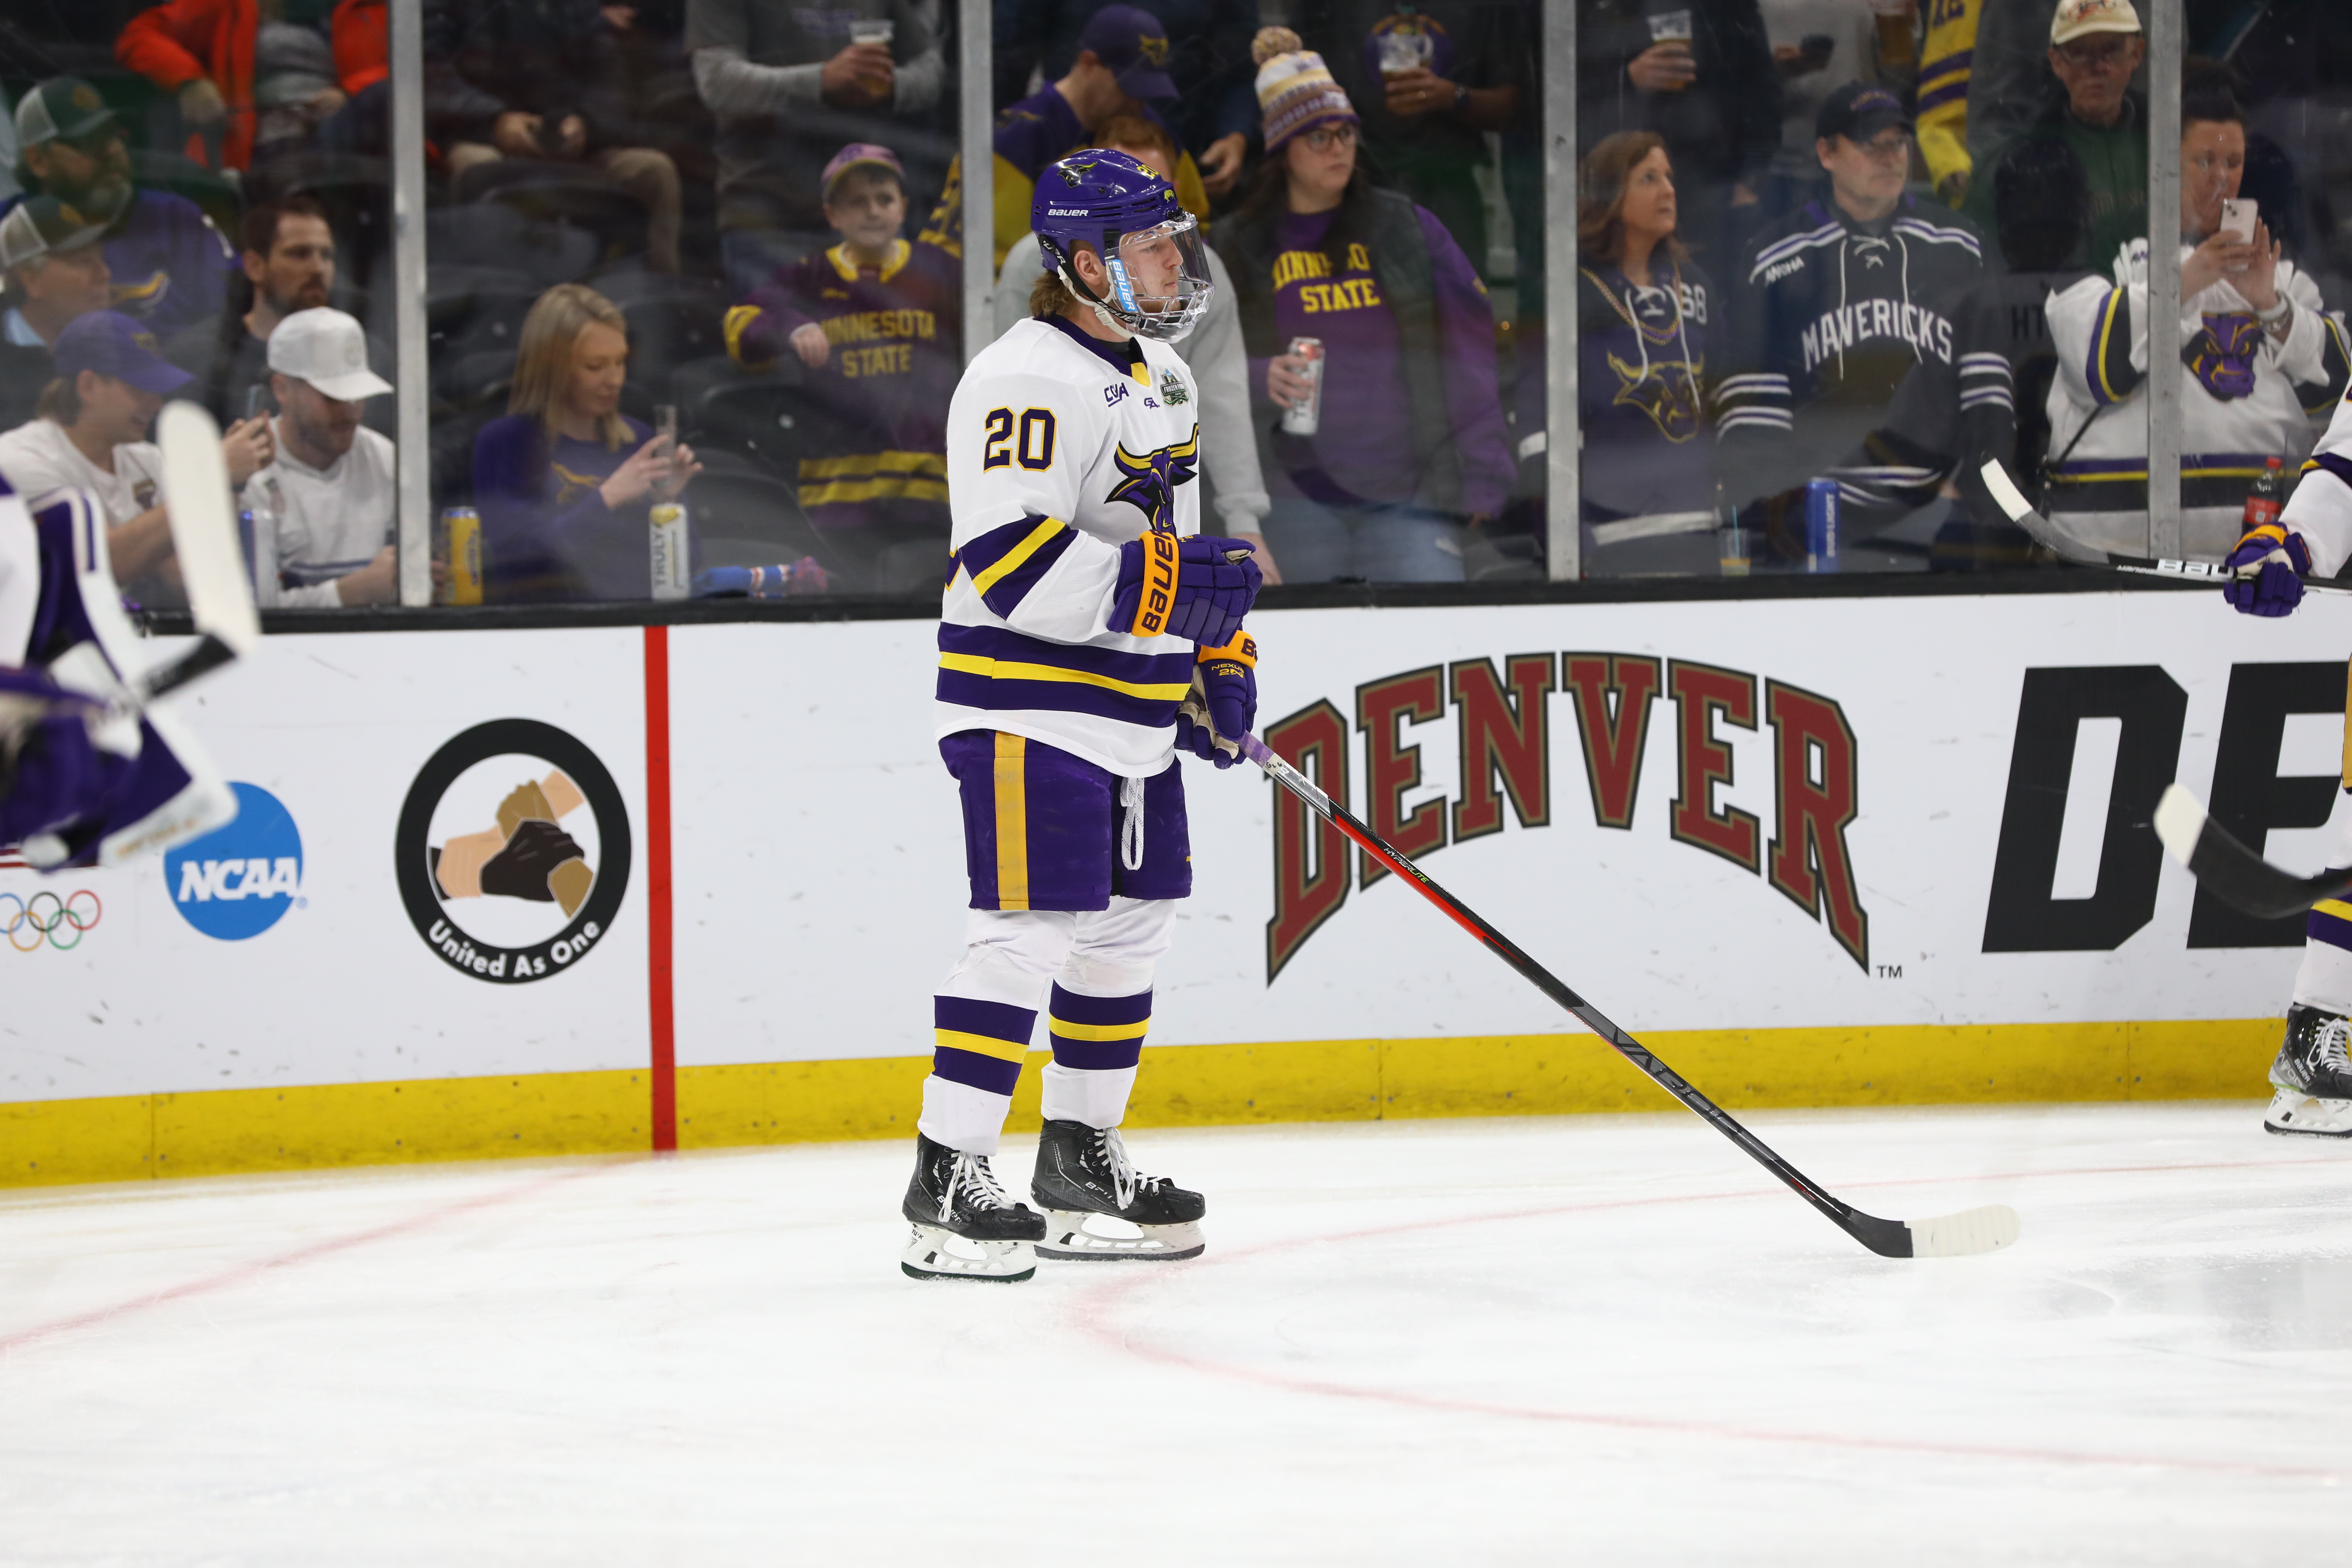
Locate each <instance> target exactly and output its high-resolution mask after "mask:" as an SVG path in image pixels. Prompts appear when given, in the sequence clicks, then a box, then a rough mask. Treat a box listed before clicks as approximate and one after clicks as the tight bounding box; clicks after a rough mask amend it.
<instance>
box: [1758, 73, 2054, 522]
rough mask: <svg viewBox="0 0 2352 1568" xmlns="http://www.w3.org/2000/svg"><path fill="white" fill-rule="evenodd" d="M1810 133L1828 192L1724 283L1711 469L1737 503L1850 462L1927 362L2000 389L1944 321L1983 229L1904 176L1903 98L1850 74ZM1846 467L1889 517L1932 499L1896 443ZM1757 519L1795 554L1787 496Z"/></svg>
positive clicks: (1906, 126)
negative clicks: (1866, 469)
mask: <svg viewBox="0 0 2352 1568" xmlns="http://www.w3.org/2000/svg"><path fill="white" fill-rule="evenodd" d="M1814 130H1815V141H1814V144H1813V145H1814V152H1815V155H1816V156H1817V157H1818V158H1819V159H1820V161H1821V164H1822V168H1823V169H1824V170H1826V171H1827V172H1828V174H1829V176H1830V191H1829V195H1828V198H1827V199H1826V200H1821V201H1812V202H1808V203H1806V204H1805V205H1804V206H1803V207H1801V209H1800V210H1799V211H1798V212H1796V213H1795V214H1793V215H1792V216H1790V218H1788V219H1787V220H1786V221H1784V222H1782V223H1780V224H1779V225H1777V226H1774V227H1772V228H1769V229H1767V230H1766V231H1765V233H1764V234H1763V235H1762V236H1761V237H1759V240H1758V242H1757V245H1756V247H1755V248H1754V250H1753V252H1752V253H1751V254H1750V256H1749V258H1748V261H1747V263H1746V265H1745V266H1744V267H1742V268H1741V269H1740V275H1739V277H1738V279H1737V280H1736V282H1735V285H1734V295H1733V298H1732V300H1731V307H1732V308H1731V312H1730V313H1731V319H1732V324H1733V328H1734V331H1733V332H1732V334H1731V352H1730V353H1728V354H1727V356H1726V360H1725V363H1724V366H1723V369H1724V371H1725V372H1726V373H1727V374H1724V375H1723V376H1722V377H1721V379H1720V380H1718V381H1717V394H1716V399H1717V403H1716V428H1717V470H1718V472H1719V473H1720V474H1721V476H1722V479H1723V483H1724V487H1725V495H1726V499H1727V500H1729V501H1731V502H1732V503H1733V504H1734V505H1745V504H1746V503H1747V502H1748V501H1749V500H1755V499H1757V498H1759V497H1768V496H1769V497H1784V496H1785V495H1786V494H1787V493H1788V492H1790V491H1791V490H1792V489H1795V488H1797V487H1801V486H1802V485H1803V484H1805V482H1806V481H1807V480H1809V479H1814V478H1816V477H1819V476H1822V475H1824V474H1828V473H1831V472H1832V471H1836V470H1839V469H1841V468H1843V467H1845V466H1846V465H1848V463H1849V462H1850V455H1851V454H1852V453H1853V451H1854V450H1855V449H1856V448H1858V447H1861V446H1862V445H1863V443H1864V441H1865V440H1866V439H1868V438H1869V437H1872V436H1873V435H1874V433H1877V432H1879V431H1880V430H1881V428H1882V426H1883V425H1884V424H1885V417H1886V412H1887V409H1888V407H1889V405H1890V404H1891V402H1892V400H1893V398H1894V395H1895V389H1896V387H1897V386H1898V385H1900V384H1902V383H1903V381H1904V379H1905V377H1906V376H1907V375H1909V374H1910V373H1911V372H1912V371H1913V370H1914V369H1915V368H1916V367H1917V366H1919V365H1920V364H1922V363H1925V362H1927V361H1928V360H1930V359H1932V360H1936V361H1938V362H1940V363H1942V364H1943V365H1945V366H1947V367H1949V368H1950V369H1951V370H1952V371H1953V372H1954V373H1955V375H1956V376H1957V377H1958V386H1959V389H1960V394H1961V395H1969V394H1973V393H1974V392H1976V391H1977V390H1979V389H1978V388H1977V386H1976V385H1975V383H1974V381H1973V380H1972V379H1970V378H1971V377H1974V376H1976V375H1978V374H1981V377H1982V378H1983V379H1984V380H1985V381H1986V382H1987V383H1988V384H1990V383H1991V382H1994V381H1998V382H1999V383H2000V385H2001V389H2002V390H2003V391H2005V390H2006V387H2007V382H2008V374H2009V372H2008V363H2007V362H2006V361H2005V360H2003V359H2001V358H2000V356H1999V355H1992V356H1991V357H1990V358H1977V357H1973V356H1974V353H1975V351H1974V350H1973V349H1972V348H1971V346H1970V345H1969V343H1968V342H1967V341H1966V338H1965V334H1964V333H1963V332H1962V331H1960V329H1959V327H1958V324H1957V323H1956V321H1955V319H1954V312H1955V311H1956V310H1957V309H1958V302H1959V300H1961V299H1962V298H1963V297H1964V296H1966V294H1967V293H1968V291H1969V289H1972V288H1973V287H1974V286H1975V284H1976V282H1977V279H1978V278H1979V276H1980V275H1981V273H1982V271H1983V250H1984V247H1983V243H1982V241H1981V240H1979V238H1978V237H1977V235H1976V233H1975V231H1974V230H1973V229H1971V228H1970V227H1969V226H1968V225H1967V224H1966V223H1965V222H1964V221H1962V220H1960V219H1958V218H1956V217H1954V216H1952V215H1951V214H1949V213H1947V212H1945V211H1944V210H1943V209H1942V208H1940V207H1935V208H1932V209H1923V208H1922V207H1921V206H1920V205H1919V204H1918V203H1917V201H1916V199H1915V198H1914V197H1912V196H1911V195H1909V194H1908V193H1907V191H1906V188H1905V187H1906V183H1907V180H1908V176H1909V173H1910V167H1911V120H1910V117H1909V115H1907V114H1906V113H1905V112H1904V108H1903V102H1902V100H1900V99H1898V98H1896V97H1895V95H1894V94H1893V93H1891V92H1889V91H1887V90H1886V89H1884V88H1875V87H1864V86H1863V85H1862V84H1861V83H1859V82H1850V83H1848V84H1847V85H1846V86H1844V87H1843V88H1841V89H1838V90H1837V91H1836V92H1834V93H1832V94H1831V95H1830V97H1829V99H1828V100H1827V101H1825V102H1824V103H1823V104H1822V109H1821V112H1820V114H1819V115H1818V116H1817V117H1816V119H1815V121H1814ZM1930 214H1932V216H1930ZM1841 477H1842V478H1843V477H1846V476H1844V475H1843V474H1842V475H1841ZM1853 478H1854V479H1856V480H1857V481H1860V480H1862V479H1864V478H1866V479H1868V480H1869V481H1870V482H1869V483H1868V484H1867V485H1866V486H1865V485H1864V484H1861V483H1859V482H1857V483H1856V484H1855V485H1854V486H1853V496H1852V499H1853V500H1855V501H1856V502H1857V504H1864V503H1867V504H1871V505H1874V506H1882V507H1885V508H1890V509H1895V510H1896V511H1897V514H1898V515H1899V510H1901V509H1902V507H1903V504H1904V503H1905V502H1906V501H1907V502H1908V504H1909V505H1913V506H1916V505H1917V504H1920V503H1921V501H1922V500H1926V499H1932V497H1933V495H1934V494H1935V491H1936V489H1937V487H1939V486H1940V485H1941V483H1942V482H1943V479H1944V478H1945V475H1944V474H1942V473H1939V472H1937V471H1936V468H1935V465H1934V464H1932V463H1930V462H1928V461H1927V460H1926V459H1925V456H1924V455H1923V454H1919V453H1916V452H1908V453H1906V455H1904V456H1901V457H1895V456H1890V457H1887V458H1882V459H1880V461H1879V463H1878V464H1877V465H1875V466H1874V471H1873V472H1872V473H1871V474H1869V475H1867V476H1863V475H1858V474H1857V475H1855V476H1853ZM1865 489H1866V490H1867V491H1868V493H1867V494H1866V495H1865V494H1864V490H1865ZM1759 521H1760V523H1761V524H1762V526H1761V528H1760V530H1759V531H1762V532H1764V533H1765V535H1766V537H1767V538H1768V539H1769V542H1771V543H1772V544H1773V545H1774V546H1775V547H1776V549H1777V551H1778V552H1780V553H1784V554H1785V553H1796V554H1801V553H1802V552H1803V544H1802V531H1801V528H1800V529H1798V530H1797V531H1796V532H1795V534H1794V536H1793V537H1791V535H1790V534H1789V533H1788V532H1787V531H1785V525H1786V524H1787V522H1788V515H1787V511H1786V508H1785V506H1784V505H1783V506H1776V507H1774V508H1773V509H1772V510H1770V511H1769V514H1768V516H1767V517H1765V518H1764V519H1761V520H1759Z"/></svg>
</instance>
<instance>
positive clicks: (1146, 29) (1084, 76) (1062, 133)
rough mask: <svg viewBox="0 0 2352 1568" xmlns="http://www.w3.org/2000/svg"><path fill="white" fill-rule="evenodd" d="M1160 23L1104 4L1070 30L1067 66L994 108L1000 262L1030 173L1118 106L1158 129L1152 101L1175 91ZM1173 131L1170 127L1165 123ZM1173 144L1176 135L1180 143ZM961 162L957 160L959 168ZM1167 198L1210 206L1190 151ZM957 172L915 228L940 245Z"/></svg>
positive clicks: (1025, 198)
mask: <svg viewBox="0 0 2352 1568" xmlns="http://www.w3.org/2000/svg"><path fill="white" fill-rule="evenodd" d="M1167 67H1168V32H1167V29H1166V28H1164V27H1162V26H1160V18H1158V17H1157V16H1153V15H1152V14H1151V13H1150V12H1149V11H1146V10H1144V9H1143V8H1142V7H1140V6H1138V5H1106V6H1104V7H1103V8H1102V9H1101V10H1099V11H1097V12H1096V13H1095V14H1094V16H1093V17H1092V18H1090V19H1089V20H1088V21H1087V26H1086V30H1085V31H1084V32H1083V33H1081V34H1079V35H1078V58H1077V60H1076V63H1074V64H1073V65H1072V66H1071V67H1070V69H1069V73H1068V74H1067V75H1066V76H1064V77H1062V78H1061V79H1059V80H1058V81H1053V82H1049V83H1047V84H1046V85H1045V87H1044V88H1043V89H1039V90H1038V91H1036V92H1034V93H1032V94H1030V95H1029V96H1028V97H1027V98H1024V99H1023V100H1021V101H1020V102H1018V103H1015V104H1013V105H1011V106H1009V107H1008V108H1006V109H1005V110H1003V112H1002V113H1000V114H999V115H997V117H996V134H995V136H994V138H993V139H992V146H993V147H994V149H995V152H996V235H995V241H994V244H995V250H994V254H993V255H992V257H991V258H990V260H991V262H992V265H994V266H995V267H996V268H998V269H999V270H1002V269H1003V266H1004V256H1005V252H1007V251H1009V250H1011V249H1012V248H1013V246H1014V245H1015V244H1017V243H1019V241H1020V239H1021V237H1022V236H1024V235H1025V234H1027V233H1028V232H1029V208H1030V205H1031V200H1032V198H1033V197H1034V196H1035V195H1036V193H1037V175H1038V174H1039V173H1040V171H1042V170H1044V169H1045V166H1046V165H1047V164H1049V163H1053V162H1054V161H1055V160H1056V159H1058V158H1063V157H1066V156H1068V155H1069V154H1070V153H1073V152H1076V151H1077V150H1078V149H1079V148H1082V147H1089V146H1092V145H1093V144H1094V132H1095V127H1097V125H1100V124H1102V123H1104V122H1105V121H1108V120H1111V119H1113V118H1115V117H1116V116H1118V115H1122V114H1133V115H1139V116H1140V117H1141V118H1143V119H1145V120H1148V121H1151V123H1153V124H1154V125H1157V126H1159V127H1160V128H1161V129H1162V130H1166V129H1167V127H1168V122H1167V121H1164V120H1162V119H1161V118H1160V114H1159V112H1158V111H1157V110H1154V109H1153V108H1152V107H1151V101H1152V100H1160V101H1163V102H1164V101H1166V100H1170V99H1172V98H1174V97H1175V96H1176V84H1175V82H1173V81H1172V80H1171V79H1169V76H1168V69H1167ZM1169 137H1170V140H1171V141H1174V140H1175V139H1176V138H1175V132H1172V131H1171V132H1169ZM1180 145H1181V143H1180ZM960 167H961V165H959V169H960ZM1172 183H1173V184H1175V186H1176V199H1177V201H1179V202H1180V203H1181V204H1182V205H1183V208H1184V210H1185V211H1186V212H1188V213H1191V214H1192V216H1194V217H1196V218H1205V217H1207V216H1209V193H1208V191H1207V189H1206V188H1205V187H1203V186H1202V184H1201V170H1200V165H1198V164H1197V163H1193V161H1192V153H1180V154H1179V156H1178V158H1177V160H1176V177H1175V179H1174V181H1173V182H1172ZM961 189H962V181H961V179H960V178H959V177H958V176H957V172H955V171H951V172H950V175H949V179H948V187H947V191H946V193H945V194H944V195H941V196H940V205H939V206H938V207H937V208H935V209H934V210H933V211H932V214H931V221H930V223H929V225H928V226H926V227H925V228H924V230H923V237H924V238H925V239H927V240H929V241H931V242H932V243H934V244H937V245H940V246H942V247H947V248H950V249H952V248H957V247H960V246H961V241H962V238H963V197H962V195H961Z"/></svg>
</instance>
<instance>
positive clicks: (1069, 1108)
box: [1042, 984, 1151, 1127]
mask: <svg viewBox="0 0 2352 1568" xmlns="http://www.w3.org/2000/svg"><path fill="white" fill-rule="evenodd" d="M1049 1007H1050V1011H1049V1013H1048V1015H1047V1018H1046V1029H1047V1031H1048V1033H1049V1034H1050V1035H1051V1036H1052V1037H1053V1042H1054V1059H1053V1061H1052V1062H1051V1063H1050V1064H1049V1065H1048V1066H1047V1067H1046V1068H1045V1095H1044V1105H1043V1107H1042V1109H1043V1110H1044V1112H1045V1120H1046V1121H1076V1122H1082V1123H1084V1124H1085V1125H1087V1126H1088V1127H1116V1126H1118V1124H1119V1121H1121V1119H1123V1118H1124V1117H1125V1116H1126V1115H1127V1099H1128V1095H1129V1093H1130V1092H1131V1091H1132V1090H1133V1089H1134V1088H1135V1068H1136V1064H1137V1062H1138V1061H1139V1060H1140V1059H1141V1058H1142V1056H1143V1036H1144V1032H1145V1031H1146V1030H1148V1029H1149V1028H1150V1026H1151V993H1150V991H1148V990H1147V991H1139V992H1137V993H1135V994H1133V995H1131V996H1084V995H1080V994H1078V993H1077V992H1075V991H1070V990H1066V989H1065V988H1064V987H1063V986H1062V985H1060V984H1055V987H1054V992H1053V998H1052V1001H1051V1003H1050V1004H1049Z"/></svg>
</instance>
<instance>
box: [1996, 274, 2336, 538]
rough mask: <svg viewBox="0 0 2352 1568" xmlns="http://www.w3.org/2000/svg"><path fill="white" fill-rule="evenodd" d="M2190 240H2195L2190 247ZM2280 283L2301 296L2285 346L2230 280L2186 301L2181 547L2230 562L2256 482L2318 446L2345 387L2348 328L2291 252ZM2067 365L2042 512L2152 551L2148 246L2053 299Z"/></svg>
mask: <svg viewBox="0 0 2352 1568" xmlns="http://www.w3.org/2000/svg"><path fill="white" fill-rule="evenodd" d="M2188 254H2189V247H2185V246H2184V247H2182V255H2183V256H2184V257H2185V256H2187V255H2188ZM2278 291H2279V293H2280V294H2281V295H2282V296H2283V297H2284V298H2285V299H2288V300H2292V301H2294V321H2293V323H2292V325H2291V326H2290V328H2289V330H2288V331H2287V334H2286V340H2285V341H2284V342H2279V341H2278V340H2276V339H2274V338H2273V337H2272V336H2271V335H2270V334H2269V333H2268V332H2266V331H2263V327H2262V324H2261V323H2260V322H2259V321H2256V320H2255V318H2254V308H2253V307H2252V305H2250V304H2248V303H2247V302H2246V300H2245V299H2244V297H2243V296H2242V295H2241V294H2239V292H2238V291H2237V290H2236V289H2232V288H2231V286H2230V285H2229V284H2228V283H2227V282H2226V281H2224V282H2220V283H2216V284H2214V285H2213V286H2212V287H2211V288H2210V289H2205V290H2204V291H2203V292H2202V293H2200V294H2198V295H2196V296H2194V297H2193V298H2191V299H2188V300H2183V301H2182V302H2181V312H2180V336H2181V342H2182V344H2183V345H2184V352H2183V354H2182V368H2181V370H2180V372H2179V374H2180V375H2181V376H2182V378H2183V384H2182V389H2181V416H2180V434H2181V442H2180V446H2181V452H2180V499H2181V503H2182V507H2181V510H2182V526H2181V546H2182V550H2183V552H2185V553H2186V554H2187V555H2189V557H2191V558H2193V559H2199V560H2207V561H2218V560H2220V559H2221V557H2222V556H2224V555H2226V554H2228V553H2229V552H2230V551H2231V548H2232V547H2233V546H2235V545H2236V543H2237V542H2238V535H2239V533H2240V532H2241V529H2240V526H2239V525H2240V522H2241V521H2242V518H2243V515H2244V511H2245V500H2246V489H2247V487H2248V486H2249V485H2251V484H2252V482H2253V481H2254V479H2257V478H2259V477H2260V476H2261V474H2262V472H2263V465H2264V462H2265V461H2266V459H2268V458H2273V457H2277V458H2284V460H2285V461H2286V463H2287V465H2288V467H2289V468H2293V467H2294V465H2296V464H2298V463H2300V462H2302V460H2303V458H2304V455H2305V453H2307V452H2309V451H2310V450H2311V445H2312V441H2311V437H2312V425H2313V421H2314V419H2315V417H2316V416H2319V415H2321V414H2324V413H2326V411H2327V409H2328V408H2329V407H2330V406H2331V405H2333V404H2334V403H2335V402H2336V399H2338V398H2340V397H2341V396H2343V395H2344V389H2345V380H2346V375H2347V369H2352V353H2348V352H2347V342H2346V337H2345V331H2344V328H2343V325H2342V324H2341V323H2340V322H2339V321H2336V319H2335V318H2334V317H2331V316H2329V315H2328V314H2327V313H2326V307H2325V306H2324V305H2323V303H2322V302H2321V300H2320V297H2319V290H2318V289H2316V288H2315V287H2314V286H2313V284H2312V281H2311V279H2309V278H2307V277H2305V275H2304V274H2303V273H2301V272H2300V271H2298V270H2297V269H2296V268H2295V266H2294V263H2293V262H2291V261H2282V262H2280V263H2279V268H2278ZM2048 313H2049V318H2050V335H2051V337H2052V339H2053V342H2055V343H2056V346H2057V350H2058V374H2057V376H2056V377H2055V378H2054V379H2053V381H2052V383H2051V385H2050V399H2049V404H2048V407H2049V414H2050V456H2051V458H2052V473H2051V479H2052V483H2051V485H2050V489H2049V491H2048V497H2047V501H2046V504H2045V505H2044V507H2043V509H2042V510H2044V511H2046V512H2047V513H2048V514H2049V517H2050V521H2051V522H2052V524H2053V526H2054V527H2056V528H2057V529H2058V530H2059V531H2060V532H2061V533H2062V534H2063V535H2065V536H2066V538H2067V539H2068V540H2071V541H2074V542H2078V543H2081V544H2085V545H2088V546H2090V547H2091V548H2093V549H2095V550H2105V551H2115V552H2121V553H2123V554H2126V555H2137V554H2142V553H2144V552H2146V550H2147V399H2146V398H2143V397H2141V396H2139V395H2138V393H2139V389H2140V385H2141V384H2142V383H2143V382H2144V381H2146V380H2147V374H2148V363H2147V241H2146V240H2134V241H2133V242H2132V243H2131V244H2129V245H2127V246H2126V247H2124V248H2123V249H2122V250H2121V251H2120V252H2118V253H2117V255H2116V264H2115V271H2114V276H2113V277H2112V278H2098V277H2091V278H2085V279H2082V280H2081V281H2080V282H2077V283H2075V284H2074V286H2073V287H2071V288H2069V289H2065V290H2064V291H2063V292H2061V293H2056V294H2053V295H2052V296H2051V297H2050V301H2049V306H2048Z"/></svg>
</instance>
